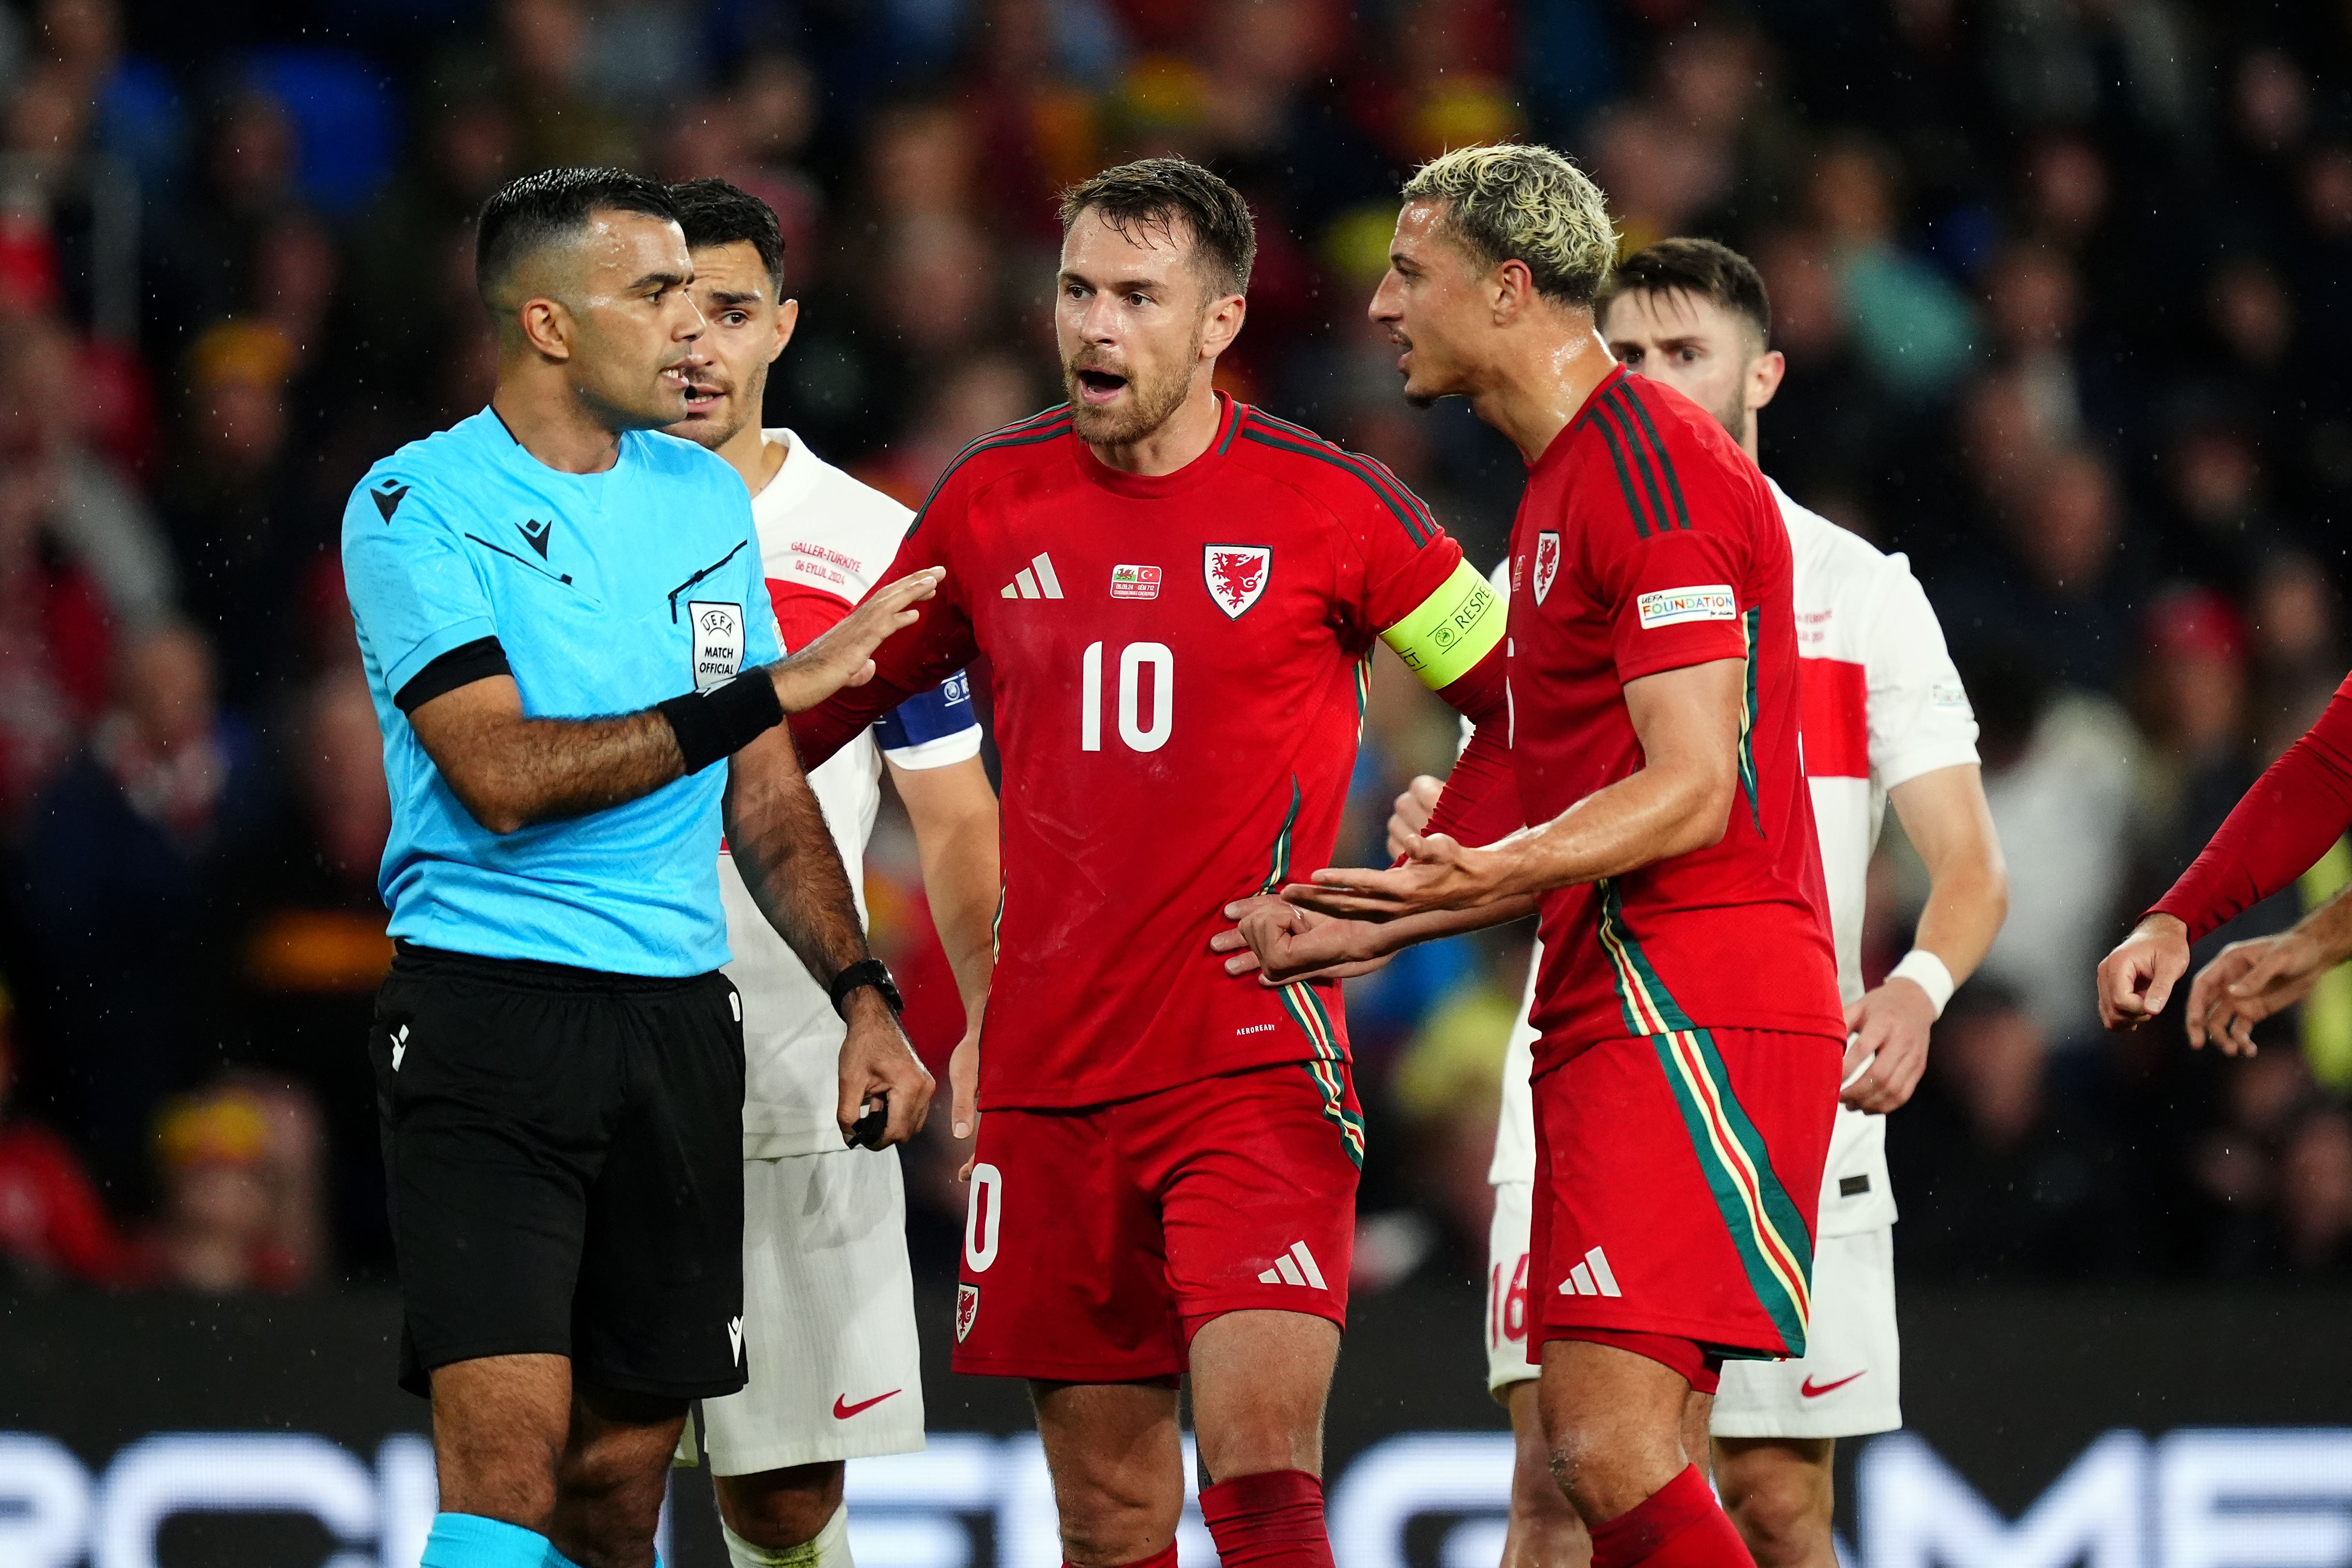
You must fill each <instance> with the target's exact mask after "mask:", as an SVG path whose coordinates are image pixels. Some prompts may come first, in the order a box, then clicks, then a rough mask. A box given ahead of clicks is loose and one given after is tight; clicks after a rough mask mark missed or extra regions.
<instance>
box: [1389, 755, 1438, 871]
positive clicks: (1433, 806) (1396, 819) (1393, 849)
mask: <svg viewBox="0 0 2352 1568" xmlns="http://www.w3.org/2000/svg"><path fill="white" fill-rule="evenodd" d="M1444 793H1445V780H1444V779H1432V778H1431V777H1430V776H1429V775H1428V774H1426V773H1416V774H1414V775H1413V779H1412V783H1410V784H1408V785H1406V786H1405V787H1404V793H1402V794H1401V795H1399V796H1398V797H1397V798H1396V804H1395V805H1394V806H1393V807H1391V809H1390V810H1389V855H1390V857H1391V859H1394V860H1402V859H1404V841H1405V840H1407V839H1409V838H1411V837H1412V836H1413V835H1414V834H1416V833H1418V832H1420V831H1422V830H1423V829H1424V828H1426V827H1428V826H1429V819H1430V818H1431V816H1432V815H1433V814H1434V813H1435V812H1436V810H1437V798H1438V797H1439V796H1440V795H1443V794H1444Z"/></svg>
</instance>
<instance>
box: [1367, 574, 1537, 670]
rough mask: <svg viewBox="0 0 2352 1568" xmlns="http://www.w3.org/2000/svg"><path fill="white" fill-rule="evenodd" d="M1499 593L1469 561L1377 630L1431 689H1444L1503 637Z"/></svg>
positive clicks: (1505, 615) (1504, 611) (1503, 609)
mask: <svg viewBox="0 0 2352 1568" xmlns="http://www.w3.org/2000/svg"><path fill="white" fill-rule="evenodd" d="M1509 618H1510V617H1509V612H1508V610H1507V608H1506V606H1505V605H1504V602H1503V596H1502V595H1501V594H1499V593H1497V592H1496V591H1495V588H1494V585H1493V584H1492V583H1490V582H1488V581H1487V580H1486V579H1485V578H1484V577H1482V576H1480V575H1479V573H1478V570H1477V569H1476V568H1475V567H1473V566H1472V565H1471V564H1470V563H1469V562H1468V561H1466V560H1465V561H1459V562H1457V563H1455V565H1454V575H1453V576H1451V577H1449V578H1447V579H1446V580H1444V582H1442V583H1440V584H1439V585H1438V588H1437V591H1436V592H1434V593H1433V594H1431V595H1430V596H1429V597H1428V598H1427V599H1424V600H1423V601H1421V603H1420V605H1419V606H1418V607H1417V608H1416V609H1414V610H1413V612H1412V613H1411V614H1409V615H1407V616H1406V617H1405V618H1404V619H1403V620H1402V621H1400V622H1397V623H1396V624H1395V625H1393V626H1391V627H1390V628H1389V629H1388V630H1387V631H1385V632H1381V642H1383V643H1387V644H1388V645H1389V646H1390V647H1391V648H1393V649H1395V650H1396V655H1397V657H1398V658H1400V659H1402V660H1403V661H1404V664H1405V668H1407V669H1409V670H1411V671H1412V673H1413V674H1416V675H1419V676H1420V677H1421V684H1422V685H1425V686H1427V687H1428V688H1429V689H1430V690H1431V691H1433V692H1435V691H1443V690H1444V689H1445V688H1446V687H1447V686H1450V685H1453V684H1454V682H1455V681H1458V680H1460V679H1461V678H1462V677H1463V676H1464V675H1466V674H1469V673H1470V672H1471V671H1472V670H1473V669H1475V668H1476V667H1477V664H1478V661H1479V660H1481V659H1483V658H1485V657H1486V655H1487V654H1488V653H1492V652H1494V649H1495V644H1496V643H1500V642H1501V641H1502V640H1503V628H1504V626H1505V625H1506V624H1507V622H1508V621H1509Z"/></svg>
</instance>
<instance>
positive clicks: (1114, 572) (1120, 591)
mask: <svg viewBox="0 0 2352 1568" xmlns="http://www.w3.org/2000/svg"><path fill="white" fill-rule="evenodd" d="M1110 596H1111V597H1112V598H1113V599H1157V598H1159V597H1160V569H1159V568H1158V567H1156V566H1115V567H1112V568H1111V569H1110Z"/></svg>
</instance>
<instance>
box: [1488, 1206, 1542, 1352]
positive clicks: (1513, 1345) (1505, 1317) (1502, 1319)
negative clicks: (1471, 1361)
mask: <svg viewBox="0 0 2352 1568" xmlns="http://www.w3.org/2000/svg"><path fill="white" fill-rule="evenodd" d="M1535 1185H1536V1184H1535V1183H1533V1182H1531V1181H1498V1182H1496V1184H1495V1220H1494V1223H1493V1224H1492V1225H1490V1226H1488V1227H1487V1228H1486V1392H1487V1393H1489V1394H1492V1395H1493V1396H1495V1397H1496V1399H1507V1391H1508V1389H1509V1387H1510V1385H1512V1384H1514V1383H1526V1382H1528V1381H1529V1380H1531V1379H1532V1378H1534V1377H1535V1376H1536V1375H1537V1373H1538V1371H1539V1370H1540V1369H1539V1368H1538V1367H1537V1366H1536V1364H1534V1363H1533V1362H1531V1361H1529V1360H1528V1223H1529V1221H1528V1215H1529V1213H1530V1207H1529V1206H1530V1205H1531V1204H1532V1203H1533V1201H1534V1198H1535Z"/></svg>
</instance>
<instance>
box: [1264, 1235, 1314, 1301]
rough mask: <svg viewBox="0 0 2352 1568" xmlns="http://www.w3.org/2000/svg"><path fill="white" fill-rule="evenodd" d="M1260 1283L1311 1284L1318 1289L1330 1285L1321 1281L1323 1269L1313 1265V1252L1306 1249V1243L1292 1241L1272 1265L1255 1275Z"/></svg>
mask: <svg viewBox="0 0 2352 1568" xmlns="http://www.w3.org/2000/svg"><path fill="white" fill-rule="evenodd" d="M1257 1282H1258V1283H1259V1284H1261V1285H1311V1286H1313V1287H1314V1288H1315V1289H1316V1290H1318V1291H1328V1290H1329V1289H1330V1288H1331V1287H1330V1286H1328V1285H1327V1284H1325V1283H1324V1282H1323V1270H1320V1269H1318V1268H1317V1267H1316V1266H1315V1254H1314V1253H1312V1252H1309V1251H1308V1250H1307V1243H1306V1242H1304V1241H1294V1242H1292V1243H1291V1244H1290V1250H1289V1251H1287V1252H1285V1253H1284V1254H1282V1256H1280V1257H1279V1258H1276V1260H1274V1267H1273V1268H1271V1269H1268V1270H1265V1271H1264V1272H1263V1273H1261V1274H1259V1275H1258V1277H1257Z"/></svg>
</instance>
